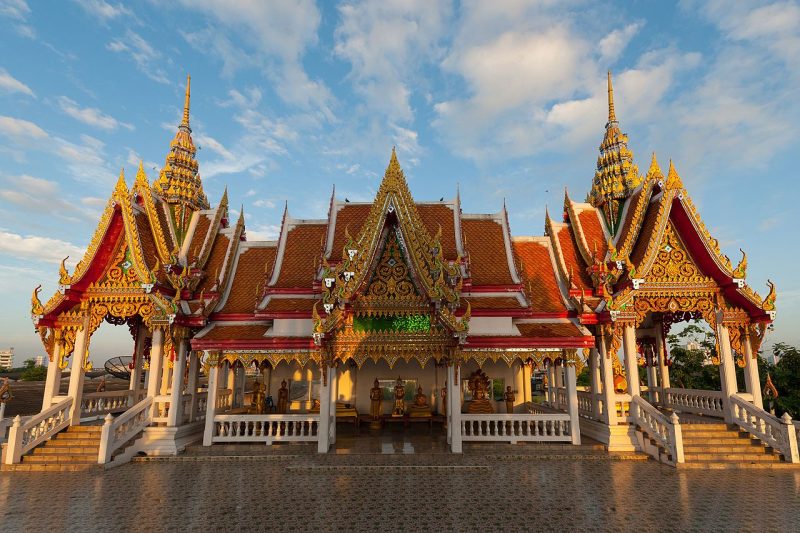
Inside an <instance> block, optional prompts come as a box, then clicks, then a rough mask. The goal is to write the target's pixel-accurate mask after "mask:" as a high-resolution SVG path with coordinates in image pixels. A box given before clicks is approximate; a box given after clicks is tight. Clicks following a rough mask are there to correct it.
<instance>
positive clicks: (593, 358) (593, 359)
mask: <svg viewBox="0 0 800 533" xmlns="http://www.w3.org/2000/svg"><path fill="white" fill-rule="evenodd" d="M601 381H602V376H601V375H600V355H599V354H598V353H597V348H592V349H591V350H589V387H590V389H591V395H592V418H594V419H595V420H600V416H601V413H602V410H601V408H600V405H601V403H600V393H601V391H600V383H601Z"/></svg>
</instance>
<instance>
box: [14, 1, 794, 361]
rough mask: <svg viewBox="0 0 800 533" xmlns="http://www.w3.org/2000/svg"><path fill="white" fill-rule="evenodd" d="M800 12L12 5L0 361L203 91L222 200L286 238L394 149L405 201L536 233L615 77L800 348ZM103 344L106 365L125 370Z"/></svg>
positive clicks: (786, 5)
mask: <svg viewBox="0 0 800 533" xmlns="http://www.w3.org/2000/svg"><path fill="white" fill-rule="evenodd" d="M798 57H800V5H798V3H797V2H793V1H789V2H738V1H731V2H726V1H720V0H710V1H683V2H678V3H676V4H671V3H668V2H648V1H644V0H639V1H633V2H625V3H624V4H623V3H620V4H615V3H608V2H598V1H579V0H576V1H555V0H541V1H538V2H517V1H508V2H504V1H499V2H483V1H476V2H460V3H451V2H446V1H442V2H436V1H432V0H418V1H408V2H393V1H387V0H383V1H375V2H369V1H365V2H343V3H339V4H334V3H332V2H319V3H314V2H313V1H298V2H261V1H258V0H250V1H240V2H232V1H225V0H178V1H158V0H151V1H142V2H135V3H129V4H124V5H123V4H119V3H116V2H110V1H105V0H74V1H64V2H57V3H54V2H45V1H34V0H0V293H1V294H2V295H3V302H2V307H0V346H8V345H11V346H15V347H16V349H17V353H18V357H20V358H24V357H27V356H28V355H34V354H37V353H41V347H40V345H39V343H38V339H37V338H36V336H34V335H33V328H32V326H31V323H30V320H29V316H28V315H29V298H30V292H31V290H32V288H33V287H34V286H35V285H37V284H38V283H43V284H44V287H45V291H44V293H45V294H48V295H49V294H51V293H52V291H53V290H55V286H56V283H57V277H58V261H59V260H60V259H61V258H62V257H64V256H66V255H69V256H70V261H69V262H68V265H70V266H74V264H75V262H76V261H77V259H78V258H79V257H80V255H81V253H82V250H83V248H84V247H85V246H86V244H87V243H88V240H89V238H90V237H91V234H92V232H93V230H94V224H95V222H96V220H97V218H98V215H99V213H100V210H101V209H102V207H103V205H104V204H105V201H106V199H107V198H108V196H109V194H110V193H111V190H112V189H113V185H114V183H115V181H116V178H117V175H118V174H119V169H120V168H122V167H124V168H125V171H126V175H127V176H128V182H129V183H130V182H132V179H133V176H134V174H135V170H136V165H137V164H138V161H139V159H140V158H141V159H143V160H144V161H145V168H146V170H147V172H148V175H149V177H150V179H151V180H152V179H153V178H154V177H156V175H157V171H156V170H155V168H157V167H160V165H162V164H163V161H164V157H165V155H166V151H167V148H168V144H169V140H170V139H171V138H172V136H173V134H174V131H175V128H176V125H177V124H178V122H179V118H180V107H181V105H182V102H183V89H184V83H185V79H186V74H187V73H191V75H192V127H193V130H194V138H195V141H196V143H197V144H198V145H199V147H200V151H199V152H198V159H199V161H200V173H201V175H202V177H203V182H204V186H205V189H206V191H207V193H208V196H209V199H210V200H211V201H212V203H216V201H217V200H218V199H219V197H220V196H221V194H222V191H223V188H224V186H225V185H226V184H227V185H228V187H229V192H230V197H231V202H232V204H233V205H238V203H243V204H244V209H245V213H246V216H247V229H248V235H249V236H250V238H271V237H274V236H275V234H276V232H277V229H278V224H279V223H280V216H281V212H282V209H283V202H284V200H288V203H289V210H290V213H291V214H292V215H293V216H295V217H313V218H322V217H324V216H325V213H326V211H327V205H328V201H329V198H330V193H331V187H332V185H333V184H336V190H337V196H339V197H348V198H349V199H351V200H370V199H371V198H372V197H373V195H374V193H375V191H376V189H377V186H378V184H379V178H380V176H381V175H382V172H383V169H384V168H385V165H386V163H387V161H388V158H389V154H390V150H391V147H392V146H393V145H397V148H398V154H399V157H400V161H401V164H402V165H403V166H404V169H405V170H406V174H407V176H408V178H409V183H410V186H411V189H412V193H413V194H414V195H415V196H416V197H417V198H418V199H423V200H438V199H439V198H440V197H443V196H444V197H446V198H451V197H453V196H455V191H456V186H457V184H460V187H461V196H462V201H463V204H464V209H465V211H468V212H496V211H498V210H499V209H500V208H501V207H502V203H503V200H504V199H505V200H506V202H507V204H508V208H509V211H510V221H511V227H512V232H513V233H514V234H515V235H540V234H542V231H543V217H544V209H545V206H546V205H549V206H551V208H552V209H553V211H555V212H558V211H559V210H560V207H561V205H562V198H563V189H564V187H565V186H566V187H568V188H569V190H570V193H571V196H572V197H573V199H577V200H582V199H583V198H584V197H585V194H586V193H587V192H588V190H589V186H590V181H591V178H592V175H593V172H594V166H595V161H596V157H597V146H598V145H599V143H600V140H601V138H602V133H603V126H604V123H605V115H606V105H605V98H606V95H605V72H606V70H607V69H611V70H612V71H613V72H614V79H615V95H616V104H617V105H616V108H617V116H618V118H619V120H620V123H621V126H622V128H623V130H624V131H626V132H627V133H628V134H629V136H630V146H631V148H632V150H633V152H634V156H635V158H636V161H637V162H638V164H639V166H640V169H641V171H642V172H645V171H646V169H647V166H648V164H649V160H650V153H651V152H652V151H656V153H657V154H658V156H659V159H660V161H661V163H662V166H663V167H664V168H665V169H666V167H667V165H668V161H669V159H670V158H671V159H673V160H674V161H675V165H676V168H677V170H678V172H679V173H680V175H681V176H682V178H683V181H684V184H685V185H686V186H687V188H688V189H689V192H690V194H691V195H692V197H693V199H694V201H695V203H696V204H697V205H698V207H699V209H700V213H701V215H702V216H703V218H704V219H705V222H706V224H707V226H708V227H709V229H710V231H711V232H712V234H713V235H714V236H715V237H717V238H718V239H719V241H720V243H721V245H722V247H723V250H724V251H725V252H726V253H727V254H728V255H729V256H730V257H731V258H732V259H733V261H734V263H736V262H737V260H738V258H739V252H738V248H740V247H741V248H744V249H745V250H746V251H747V253H748V257H749V263H750V268H749V273H748V281H749V283H750V284H751V285H752V286H754V287H755V288H756V290H758V291H759V292H761V293H762V294H765V290H766V289H765V282H766V280H767V278H770V279H772V280H774V281H775V282H776V283H777V285H778V290H779V293H778V306H779V312H778V319H777V321H776V326H775V331H774V332H773V333H771V336H770V341H773V342H774V341H787V342H791V343H794V344H800V333H798V330H800V328H798V327H797V324H798V322H799V321H800V280H798V275H797V273H796V268H795V265H797V264H798V263H800V251H798V248H799V247H798V245H800V239H799V238H798V237H797V234H796V226H795V224H796V223H797V221H796V219H797V214H798V208H797V204H796V202H797V200H796V199H795V198H794V194H793V193H794V192H795V191H796V190H797V185H796V182H797V180H798V176H797V170H796V169H797V165H796V162H795V160H794V158H793V157H792V155H796V154H797V153H798V141H799V140H800V134H799V133H798V130H799V129H800V95H799V94H798V87H800V83H798V82H800V62H798V61H797V58H798ZM118 329H119V330H120V331H117V332H114V331H113V330H114V328H111V327H106V328H101V332H100V334H99V335H98V337H97V339H95V340H93V352H92V353H93V358H94V359H95V360H96V361H101V360H104V359H105V357H106V356H110V355H122V354H127V353H129V351H130V350H129V346H128V344H127V343H126V342H122V343H120V342H119V339H124V337H122V331H121V329H122V328H118Z"/></svg>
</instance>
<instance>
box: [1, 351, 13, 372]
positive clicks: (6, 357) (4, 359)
mask: <svg viewBox="0 0 800 533" xmlns="http://www.w3.org/2000/svg"><path fill="white" fill-rule="evenodd" d="M0 368H14V348H13V347H11V348H9V349H8V350H0Z"/></svg>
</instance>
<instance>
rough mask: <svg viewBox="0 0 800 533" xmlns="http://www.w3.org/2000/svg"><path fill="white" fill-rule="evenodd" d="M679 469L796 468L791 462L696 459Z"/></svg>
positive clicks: (680, 466)
mask: <svg viewBox="0 0 800 533" xmlns="http://www.w3.org/2000/svg"><path fill="white" fill-rule="evenodd" d="M678 468H679V469H686V470H738V469H764V468H771V469H776V470H777V469H786V470H791V469H794V470H797V465H795V464H792V463H783V462H780V463H720V462H716V461H696V462H693V463H681V464H679V465H678Z"/></svg>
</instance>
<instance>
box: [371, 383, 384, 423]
mask: <svg viewBox="0 0 800 533" xmlns="http://www.w3.org/2000/svg"><path fill="white" fill-rule="evenodd" d="M372 385H373V386H372V388H371V389H370V390H369V401H370V404H369V415H370V416H371V417H372V420H378V419H380V417H381V415H382V414H383V413H381V403H382V402H383V391H382V390H381V387H380V384H379V383H378V378H375V383H373V384H372Z"/></svg>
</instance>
